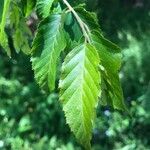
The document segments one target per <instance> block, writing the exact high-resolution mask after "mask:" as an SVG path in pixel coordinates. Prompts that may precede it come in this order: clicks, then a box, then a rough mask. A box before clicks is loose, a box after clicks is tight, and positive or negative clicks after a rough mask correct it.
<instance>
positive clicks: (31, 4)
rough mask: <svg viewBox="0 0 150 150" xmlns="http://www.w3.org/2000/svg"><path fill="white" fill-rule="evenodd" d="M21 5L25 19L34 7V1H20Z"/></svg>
mask: <svg viewBox="0 0 150 150" xmlns="http://www.w3.org/2000/svg"><path fill="white" fill-rule="evenodd" d="M21 3H22V5H23V11H24V15H25V17H28V16H29V15H30V14H31V12H32V11H33V9H34V7H35V5H36V0H21Z"/></svg>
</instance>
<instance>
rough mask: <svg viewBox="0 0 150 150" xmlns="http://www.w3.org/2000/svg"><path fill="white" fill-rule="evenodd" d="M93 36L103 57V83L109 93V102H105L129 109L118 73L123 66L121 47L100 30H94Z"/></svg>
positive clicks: (106, 93)
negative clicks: (103, 35) (104, 36)
mask: <svg viewBox="0 0 150 150" xmlns="http://www.w3.org/2000/svg"><path fill="white" fill-rule="evenodd" d="M91 38H92V43H93V45H94V46H95V47H96V49H97V50H98V53H99V57H100V59H101V65H100V71H101V74H102V79H103V82H102V83H103V86H105V87H104V88H103V91H104V93H105V95H107V102H106V101H105V102H104V103H105V104H109V105H112V106H113V107H114V108H115V109H120V110H127V109H126V106H125V104H124V100H123V92H122V88H121V84H120V81H119V75H118V71H119V69H120V67H121V53H119V51H120V49H119V48H118V47H117V46H116V45H115V44H113V43H111V42H109V41H108V40H106V39H104V38H103V37H102V36H101V35H100V34H99V33H98V32H94V33H93V34H92V35H91ZM102 95H103V94H102ZM102 98H103V97H102Z"/></svg>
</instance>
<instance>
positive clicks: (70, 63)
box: [59, 44, 101, 149]
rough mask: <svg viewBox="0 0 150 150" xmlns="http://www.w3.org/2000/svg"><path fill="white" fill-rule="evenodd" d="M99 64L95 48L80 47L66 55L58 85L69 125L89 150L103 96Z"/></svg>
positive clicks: (83, 45)
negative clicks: (98, 107) (99, 101)
mask: <svg viewBox="0 0 150 150" xmlns="http://www.w3.org/2000/svg"><path fill="white" fill-rule="evenodd" d="M99 63H100V59H99V56H98V54H97V51H96V49H95V48H94V47H93V46H91V45H90V44H82V45H79V46H77V47H76V48H74V49H73V50H72V51H71V52H70V53H69V54H68V55H67V56H66V59H65V61H64V63H63V66H62V76H61V80H60V83H59V87H60V90H61V91H60V100H61V102H62V104H63V110H64V112H65V116H66V120H67V123H68V124H69V126H70V128H71V131H72V132H73V133H74V134H75V136H76V138H77V139H78V140H79V142H80V143H81V144H82V145H83V146H84V147H85V148H86V149H90V147H91V146H90V140H91V133H92V125H93V121H94V118H95V108H96V107H97V104H98V97H99V96H100V93H101V92H100V91H101V90H100V82H101V78H100V73H99V70H98V66H99Z"/></svg>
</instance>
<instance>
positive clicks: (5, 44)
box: [0, 0, 11, 57]
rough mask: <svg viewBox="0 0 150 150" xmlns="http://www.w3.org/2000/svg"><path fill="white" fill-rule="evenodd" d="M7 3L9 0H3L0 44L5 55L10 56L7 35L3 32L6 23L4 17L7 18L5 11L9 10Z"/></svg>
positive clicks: (8, 3)
mask: <svg viewBox="0 0 150 150" xmlns="http://www.w3.org/2000/svg"><path fill="white" fill-rule="evenodd" d="M9 5H10V0H5V2H4V7H3V13H2V19H1V23H0V45H1V46H2V47H3V48H4V50H5V51H6V53H7V55H8V56H9V57H10V55H11V51H10V48H9V44H8V37H7V34H6V33H5V25H6V18H7V13H8V10H9Z"/></svg>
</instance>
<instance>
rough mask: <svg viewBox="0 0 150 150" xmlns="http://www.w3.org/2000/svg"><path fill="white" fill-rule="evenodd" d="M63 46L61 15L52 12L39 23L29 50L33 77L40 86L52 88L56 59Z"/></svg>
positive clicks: (64, 44)
mask: <svg viewBox="0 0 150 150" xmlns="http://www.w3.org/2000/svg"><path fill="white" fill-rule="evenodd" d="M65 47H66V41H65V36H64V32H63V29H62V16H61V15H60V14H53V15H51V16H49V17H47V18H46V19H44V20H43V21H42V22H41V23H40V25H39V28H38V31H37V35H36V37H35V39H34V42H33V46H32V50H31V53H32V59H31V61H32V68H33V70H34V74H35V79H36V81H37V82H38V84H39V85H40V86H41V87H42V88H45V87H46V88H47V87H48V88H49V90H50V91H52V90H54V88H55V80H56V69H57V61H58V58H59V56H60V53H61V51H62V50H64V48H65Z"/></svg>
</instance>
